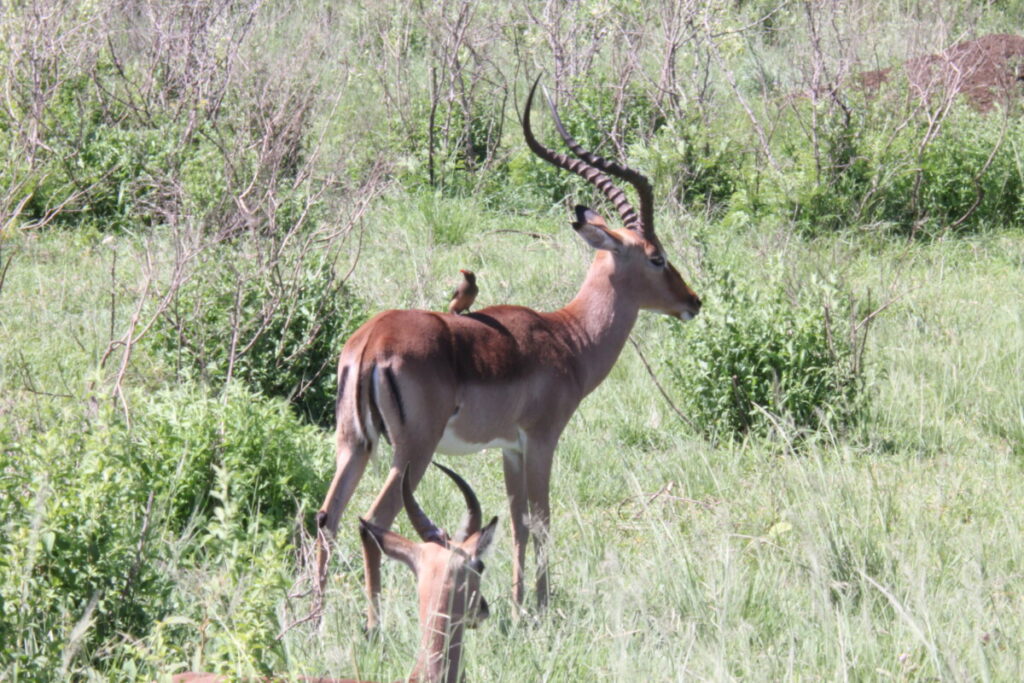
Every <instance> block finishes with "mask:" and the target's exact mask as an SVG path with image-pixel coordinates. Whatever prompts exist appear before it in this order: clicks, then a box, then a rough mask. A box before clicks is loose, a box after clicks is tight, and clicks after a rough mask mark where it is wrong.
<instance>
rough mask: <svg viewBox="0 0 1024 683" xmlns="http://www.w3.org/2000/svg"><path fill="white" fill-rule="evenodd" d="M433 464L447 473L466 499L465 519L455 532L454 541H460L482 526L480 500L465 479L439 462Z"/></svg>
mask: <svg viewBox="0 0 1024 683" xmlns="http://www.w3.org/2000/svg"><path fill="white" fill-rule="evenodd" d="M434 464H435V465H437V466H438V467H439V468H441V471H442V472H444V473H445V474H447V475H448V477H449V478H450V479H451V480H452V481H454V482H455V485H456V486H458V487H459V490H460V491H462V497H463V498H465V499H466V508H467V511H466V519H465V520H463V522H462V526H460V527H459V530H458V531H457V532H456V533H455V541H456V542H457V543H462V542H463V541H465V540H466V539H467V538H469V537H470V536H472V535H473V534H475V533H476V532H478V531H480V528H481V527H482V526H483V514H482V513H481V512H480V501H479V500H477V498H476V494H475V493H473V489H472V488H470V486H469V484H467V483H466V480H465V479H463V478H462V477H460V476H459V475H457V474H455V472H453V471H451V470H450V469H448V468H447V467H445V466H444V465H442V464H440V463H437V462H435V463H434Z"/></svg>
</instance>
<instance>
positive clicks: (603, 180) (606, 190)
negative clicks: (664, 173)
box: [523, 76, 646, 230]
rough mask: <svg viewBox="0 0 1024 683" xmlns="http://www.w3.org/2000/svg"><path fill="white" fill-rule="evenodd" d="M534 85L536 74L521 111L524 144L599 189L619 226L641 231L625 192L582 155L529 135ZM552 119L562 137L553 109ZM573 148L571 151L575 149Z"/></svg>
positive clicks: (530, 131)
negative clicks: (572, 155) (571, 154)
mask: <svg viewBox="0 0 1024 683" xmlns="http://www.w3.org/2000/svg"><path fill="white" fill-rule="evenodd" d="M538 84H540V76H537V80H535V81H534V82H533V87H532V88H530V94H529V96H528V97H527V98H526V109H525V110H524V111H523V135H524V137H525V138H526V145H527V146H528V147H529V148H530V150H531V151H532V152H533V153H534V154H536V155H537V156H539V157H540V158H541V159H543V160H544V161H546V162H548V163H549V164H553V165H554V166H558V167H559V168H564V169H565V170H567V171H569V172H570V173H575V174H576V175H578V176H580V177H581V178H583V179H584V180H586V181H587V182H588V183H590V184H591V185H593V186H594V187H596V188H597V189H599V190H600V191H601V192H602V193H603V194H604V196H605V197H607V198H608V201H610V202H611V203H612V204H614V205H615V209H616V210H617V211H618V212H619V216H620V217H621V218H622V223H623V225H625V226H626V227H627V228H631V229H633V230H643V228H642V227H641V225H640V220H639V218H638V217H637V214H636V211H635V210H634V209H633V207H632V205H631V204H630V203H629V198H628V197H626V193H625V192H623V191H622V190H621V189H620V188H618V187H616V185H615V183H614V182H612V179H611V178H609V177H608V176H607V175H605V174H604V173H602V172H601V171H600V170H598V169H597V168H595V167H594V166H592V165H591V164H590V163H589V162H588V161H586V160H584V159H583V158H579V159H571V158H569V157H568V156H566V155H565V154H562V153H560V152H556V151H554V150H552V149H548V148H547V147H545V146H544V145H542V144H541V143H540V142H538V141H537V138H536V137H535V136H534V134H533V129H532V128H531V127H530V110H531V109H532V108H533V96H534V94H535V93H536V92H537V85H538ZM548 103H549V104H550V99H549V100H548ZM551 110H552V112H555V108H554V105H552V106H551ZM555 121H556V125H557V126H559V128H560V130H559V133H561V134H562V135H563V138H564V137H565V136H566V135H567V134H566V133H564V132H563V131H564V128H562V127H561V121H560V120H559V119H558V114H557V112H555ZM569 139H572V138H569ZM573 144H575V141H573ZM576 147H577V148H579V149H580V150H581V151H583V152H584V153H587V152H586V150H583V148H581V147H580V146H579V145H576ZM573 151H574V152H575V150H573ZM576 155H577V156H580V155H579V153H576ZM591 156H593V155H591ZM641 177H642V176H641ZM645 180H646V178H645Z"/></svg>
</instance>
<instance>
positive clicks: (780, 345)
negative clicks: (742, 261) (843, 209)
mask: <svg viewBox="0 0 1024 683" xmlns="http://www.w3.org/2000/svg"><path fill="white" fill-rule="evenodd" d="M803 290H804V291H802V292H800V294H799V295H798V296H787V294H786V293H785V292H784V290H782V289H781V288H777V289H775V290H774V291H768V292H760V291H757V290H754V289H752V288H751V287H749V286H744V285H741V284H739V283H738V282H736V281H735V280H734V279H733V277H732V276H731V275H730V274H729V273H728V272H723V273H721V274H720V275H719V277H718V279H717V281H716V282H714V283H713V284H712V285H711V286H710V288H709V290H708V294H707V297H706V301H707V305H706V306H705V308H704V310H703V312H702V313H701V315H700V316H699V317H698V318H697V320H696V322H695V323H694V324H692V325H689V326H687V327H686V328H685V329H684V331H683V332H681V333H680V334H679V335H678V337H677V339H676V340H675V345H674V346H673V347H672V348H673V349H674V351H673V352H671V357H670V360H669V363H670V366H671V367H672V376H673V378H674V380H675V385H676V388H677V390H678V391H679V393H680V395H681V396H682V397H683V400H684V402H685V404H686V406H687V414H688V415H689V416H690V418H691V419H692V420H693V422H694V423H695V424H696V425H697V426H698V427H699V428H700V429H701V430H702V431H703V432H704V433H705V434H708V435H711V436H717V437H723V438H727V439H728V438H741V437H743V436H745V435H747V434H760V435H765V434H769V433H772V432H773V431H775V430H777V429H780V428H781V429H783V431H784V434H785V435H787V436H788V435H789V431H790V430H791V429H792V430H795V433H800V432H805V431H808V430H811V431H813V430H816V429H819V428H821V427H822V426H824V425H828V426H829V427H831V428H842V427H847V426H849V425H851V424H852V423H853V422H854V421H855V420H856V418H857V417H858V416H859V415H860V414H861V411H862V409H863V407H864V406H863V399H864V396H863V389H864V378H863V374H862V369H861V365H860V357H859V354H860V351H861V349H860V347H858V345H857V338H856V336H855V335H853V329H852V328H851V322H850V316H851V315H852V313H853V311H852V306H853V301H852V299H851V297H850V295H849V294H843V293H842V292H840V291H838V290H837V289H836V288H835V287H834V285H830V284H828V283H822V282H817V281H811V282H809V283H807V284H806V286H805V287H804V288H803Z"/></svg>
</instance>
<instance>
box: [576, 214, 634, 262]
mask: <svg viewBox="0 0 1024 683" xmlns="http://www.w3.org/2000/svg"><path fill="white" fill-rule="evenodd" d="M572 228H573V230H575V231H576V234H577V235H579V236H580V237H582V238H583V239H585V240H586V241H587V244H589V245H590V246H592V247H593V248H594V249H604V250H606V251H611V252H617V251H619V249H621V248H622V241H621V240H620V239H619V238H618V237H616V236H615V233H613V232H612V231H611V230H609V229H608V224H607V223H605V222H604V219H603V218H601V216H599V215H598V214H597V213H595V212H594V211H591V210H590V209H588V208H587V207H585V206H582V205H577V206H576V220H575V221H573V223H572Z"/></svg>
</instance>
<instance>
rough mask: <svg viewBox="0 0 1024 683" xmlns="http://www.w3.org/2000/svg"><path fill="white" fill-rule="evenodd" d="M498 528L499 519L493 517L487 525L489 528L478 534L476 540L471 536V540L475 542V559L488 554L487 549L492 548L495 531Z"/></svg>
mask: <svg viewBox="0 0 1024 683" xmlns="http://www.w3.org/2000/svg"><path fill="white" fill-rule="evenodd" d="M497 526H498V518H497V517H492V518H491V521H490V522H488V523H487V526H485V527H484V528H483V529H481V530H480V531H478V532H477V533H476V538H473V537H472V536H470V539H469V540H471V541H473V550H472V551H471V552H472V555H473V557H474V558H479V557H481V556H482V555H483V554H484V553H486V552H487V548H488V547H490V545H491V541H493V540H494V530H495V529H496V528H497Z"/></svg>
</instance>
